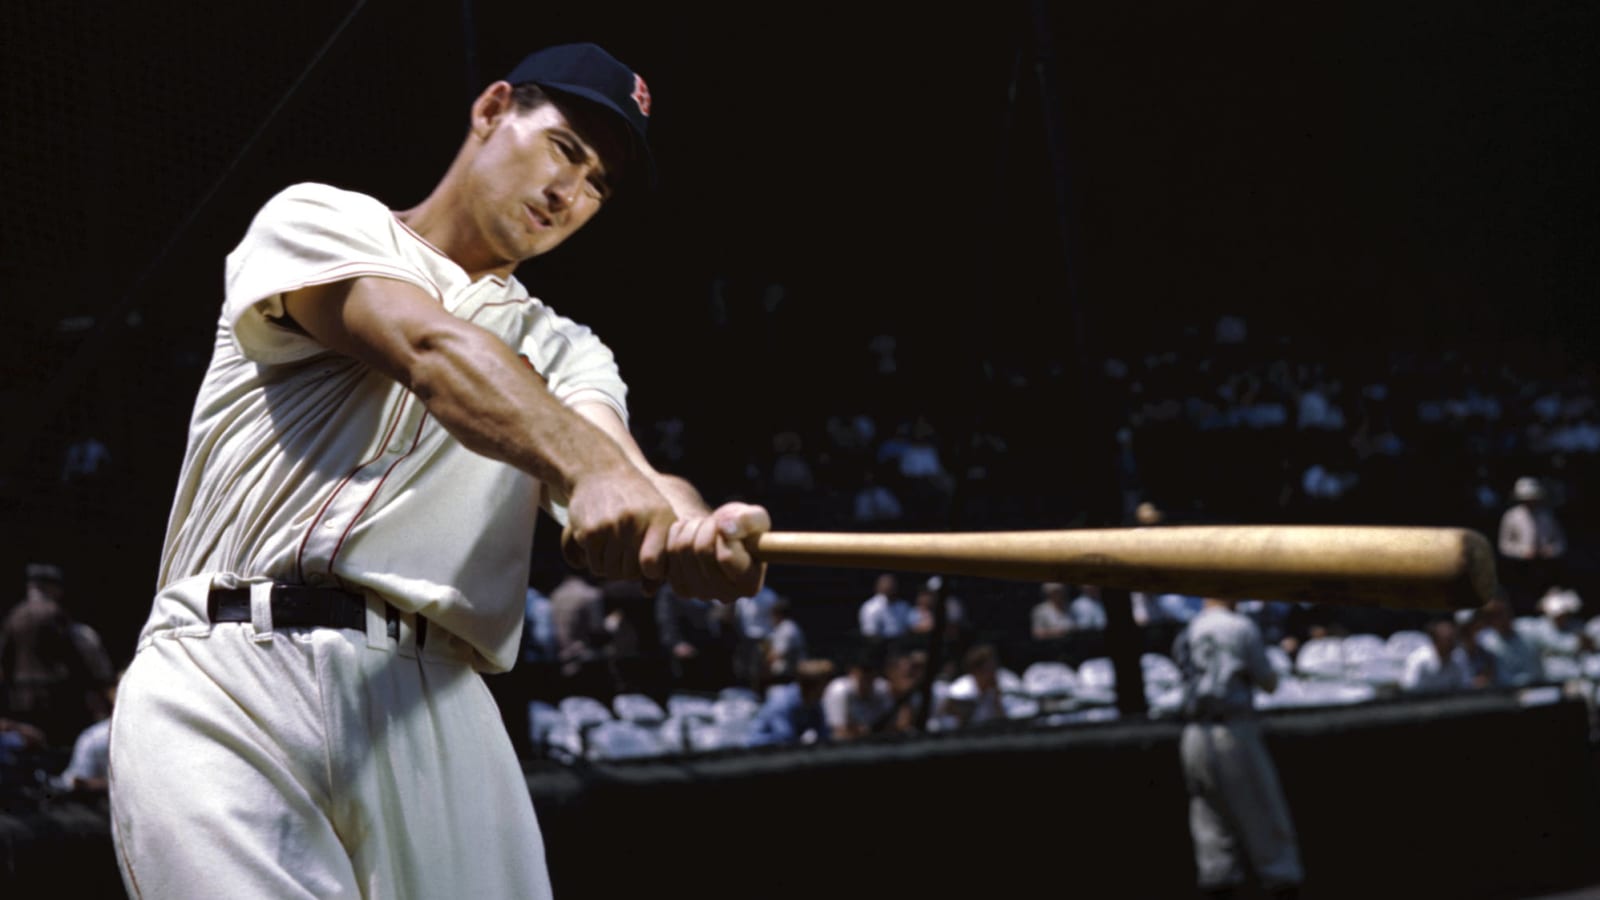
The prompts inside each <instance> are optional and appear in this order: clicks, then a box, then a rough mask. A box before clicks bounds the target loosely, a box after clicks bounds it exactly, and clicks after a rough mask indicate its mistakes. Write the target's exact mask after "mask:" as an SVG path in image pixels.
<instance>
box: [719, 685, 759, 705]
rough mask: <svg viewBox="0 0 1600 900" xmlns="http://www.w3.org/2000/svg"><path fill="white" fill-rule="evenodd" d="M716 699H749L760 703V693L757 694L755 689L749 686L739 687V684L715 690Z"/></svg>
mask: <svg viewBox="0 0 1600 900" xmlns="http://www.w3.org/2000/svg"><path fill="white" fill-rule="evenodd" d="M717 699H718V700H729V699H738V700H749V701H750V702H751V703H755V704H760V703H761V695H760V694H757V693H756V692H755V691H753V690H751V689H750V688H747V687H739V686H734V687H725V688H723V689H722V690H720V691H718V692H717Z"/></svg>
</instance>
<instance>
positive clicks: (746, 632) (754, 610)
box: [733, 584, 778, 686]
mask: <svg viewBox="0 0 1600 900" xmlns="http://www.w3.org/2000/svg"><path fill="white" fill-rule="evenodd" d="M777 602H778V593H777V591H774V590H773V589H772V587H771V585H766V584H763V585H762V586H761V590H759V591H757V592H756V593H754V594H752V595H750V596H748V597H740V598H739V599H738V600H737V601H735V603H734V605H733V615H734V621H735V623H736V625H735V628H736V631H737V634H738V639H737V641H736V642H735V643H734V648H733V675H734V678H735V679H737V680H738V681H739V683H740V684H746V685H752V686H754V685H759V684H760V683H761V682H762V681H763V680H764V679H765V677H766V671H767V667H766V661H767V651H766V646H767V638H768V637H770V636H771V635H772V625H773V622H772V607H773V605H774V604H776V603H777Z"/></svg>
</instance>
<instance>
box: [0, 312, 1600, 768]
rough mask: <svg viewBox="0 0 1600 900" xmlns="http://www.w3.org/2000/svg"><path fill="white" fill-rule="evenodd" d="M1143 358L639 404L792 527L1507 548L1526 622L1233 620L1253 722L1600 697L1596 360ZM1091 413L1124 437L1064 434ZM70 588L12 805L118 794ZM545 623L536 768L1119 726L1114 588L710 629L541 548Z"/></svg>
mask: <svg viewBox="0 0 1600 900" xmlns="http://www.w3.org/2000/svg"><path fill="white" fill-rule="evenodd" d="M1146 338H1147V339H1146V340H1145V341H1144V342H1143V344H1142V345H1141V350H1140V351H1139V352H1137V353H1132V352H1120V351H1118V350H1116V349H1115V348H1102V352H1101V353H1100V354H1099V355H1098V356H1095V357H1094V358H1093V359H1092V361H1091V363H1090V364H1088V365H1086V366H1084V367H1082V368H1075V367H1071V366H1067V365H1064V364H1062V363H1061V362H1060V361H1050V360H1048V359H1045V360H1043V361H1041V362H1039V363H1038V364H1037V366H1034V367H1030V366H1025V365H1022V364H1019V363H1013V362H1010V361H1007V360H990V361H988V362H986V363H985V367H984V372H985V377H986V378H987V379H988V381H989V383H988V384H987V385H986V386H985V388H984V390H985V391H987V392H988V393H986V394H984V395H983V402H982V403H981V404H980V406H979V408H978V409H977V411H976V412H974V411H973V409H971V408H970V404H969V405H968V407H966V408H962V409H961V410H959V411H958V410H956V409H954V408H952V409H943V410H941V408H940V407H938V406H937V405H935V404H932V403H930V402H929V401H928V399H927V397H926V396H925V394H926V393H927V390H928V388H927V387H926V386H927V385H949V384H951V383H953V382H960V381H961V379H962V378H963V377H964V375H963V373H961V372H956V371H953V370H951V369H950V367H951V365H952V361H951V359H950V358H949V357H948V356H947V355H941V354H939V353H934V352H930V351H928V349H927V348H921V350H919V349H918V346H917V344H916V342H915V340H913V339H907V338H906V337H904V336H901V337H898V338H897V337H894V336H890V335H879V336H877V337H875V338H873V339H872V340H871V341H870V342H868V344H867V346H866V347H865V348H864V350H865V352H864V353H862V354H860V355H859V357H858V358H856V359H855V360H854V361H853V362H852V361H851V360H850V359H848V358H842V359H840V360H838V361H837V367H838V368H839V370H840V371H839V374H840V376H841V377H848V378H851V379H854V381H855V383H856V384H857V386H858V388H859V389H858V390H856V391H854V392H853V393H852V394H851V395H850V397H851V401H850V402H851V404H852V405H850V406H844V405H840V406H837V407H836V408H831V409H830V408H829V402H828V401H827V400H826V399H825V398H821V397H818V398H815V399H814V400H813V401H811V402H810V403H809V405H806V404H802V405H798V406H795V407H794V408H792V409H791V408H785V409H780V410H776V411H774V410H770V409H769V410H766V411H764V412H762V413H760V414H759V415H752V417H751V423H752V424H753V427H755V428H758V429H759V428H762V427H765V426H770V429H771V432H770V433H771V437H770V440H765V441H760V442H756V444H755V450H754V451H751V449H750V448H751V446H752V445H751V443H750V442H747V441H739V442H733V441H728V440H726V439H725V436H724V433H723V431H721V430H718V429H719V428H725V425H721V424H717V425H715V426H714V425H713V424H711V420H710V419H709V418H707V417H706V416H704V415H698V414H697V413H696V411H695V410H693V409H684V410H681V411H679V412H678V413H674V414H670V415H662V414H659V412H657V411H654V410H648V409H644V410H641V412H642V414H641V415H640V416H638V417H637V418H636V419H635V423H636V428H637V429H638V432H639V433H638V437H639V440H640V443H641V445H642V446H643V447H644V448H645V449H646V451H647V453H649V454H650V455H651V456H652V458H653V459H654V460H656V461H657V462H658V464H659V465H660V466H661V467H662V468H664V469H667V470H670V471H678V472H683V473H685V474H688V475H691V476H692V477H693V478H694V480H696V481H697V482H699V483H702V484H704V485H705V486H706V487H707V495H708V497H712V498H713V499H723V498H735V497H737V498H744V499H750V500H755V501H758V502H761V503H763V504H766V505H767V506H768V507H769V508H770V509H771V510H772V512H773V518H774V521H775V522H776V523H778V524H779V527H782V528H785V529H794V530H805V529H819V530H825V529H859V530H874V529H877V530H905V531H918V530H945V529H948V528H950V527H952V525H953V524H958V527H961V528H964V529H973V530H981V529H1006V528H1060V527H1071V526H1074V525H1080V524H1097V523H1091V522H1089V521H1088V520H1087V519H1086V515H1085V513H1084V511H1083V505H1082V504H1081V503H1080V501H1082V500H1083V497H1084V491H1083V490H1082V488H1081V487H1080V486H1081V485H1083V484H1085V483H1090V482H1094V483H1099V482H1108V481H1109V482H1114V492H1115V494H1116V495H1117V498H1118V503H1119V505H1120V515H1121V517H1122V522H1123V523H1125V524H1130V525H1131V524H1140V525H1147V526H1153V525H1160V524H1163V523H1165V524H1181V523H1202V522H1204V523H1219V522H1261V523H1271V522H1325V523H1330V524H1336V523H1372V524H1419V525H1426V524H1439V525H1457V526H1464V527H1469V528H1473V529H1475V530H1478V531H1481V532H1482V533H1483V534H1485V535H1486V536H1488V537H1489V538H1490V540H1491V541H1492V542H1494V544H1495V546H1496V549H1497V551H1498V554H1497V555H1498V563H1499V567H1500V568H1499V570H1500V575H1501V581H1502V585H1501V587H1502V595H1501V597H1500V598H1498V599H1497V600H1496V602H1495V603H1493V604H1490V605H1489V606H1487V607H1485V608H1483V609H1479V610H1471V611H1467V612H1466V613H1463V614H1462V615H1460V616H1458V617H1443V618H1430V617H1428V616H1425V615H1421V614H1418V613H1415V612H1408V611H1404V610H1373V609H1341V608H1335V607H1330V606H1322V605H1316V604H1290V603H1283V602H1276V601H1275V600H1273V598H1262V599H1261V600H1258V601H1253V602H1246V603H1243V604H1241V605H1240V607H1239V610H1240V612H1242V613H1244V614H1246V615H1247V616H1249V617H1250V618H1251V620H1252V621H1254V622H1255V623H1256V624H1257V626H1258V627H1259V628H1260V630H1261V632H1262V634H1263V635H1264V637H1265V638H1266V640H1267V643H1268V644H1269V649H1270V650H1271V651H1272V656H1273V659H1274V664H1275V665H1276V666H1277V667H1278V668H1279V669H1280V670H1281V672H1282V674H1283V675H1284V678H1283V680H1282V681H1281V682H1280V686H1279V689H1278V690H1277V691H1276V692H1274V694H1273V695H1272V696H1271V697H1263V698H1261V699H1262V705H1263V706H1273V705H1277V706H1285V705H1296V704H1321V703H1335V702H1337V703H1348V702H1361V701H1365V700H1373V699H1382V698H1384V697H1389V696H1398V695H1402V694H1405V693H1412V692H1426V691H1437V690H1472V689H1490V688H1500V687H1512V686H1517V687H1521V686H1527V685H1541V684H1554V683H1565V682H1568V681H1572V680H1577V679H1586V678H1592V677H1594V675H1595V674H1596V671H1600V656H1597V655H1596V653H1595V640H1596V638H1597V636H1600V635H1597V634H1596V631H1597V629H1600V626H1595V627H1590V625H1589V623H1590V622H1591V621H1592V620H1591V619H1590V614H1591V613H1592V612H1593V610H1592V609H1591V608H1589V607H1587V606H1586V605H1585V602H1584V597H1585V595H1589V594H1593V593H1595V591H1596V590H1600V581H1597V573H1600V566H1596V565H1595V562H1594V561H1595V559H1596V556H1595V552H1594V546H1595V543H1594V541H1595V535H1596V534H1600V527H1597V525H1600V522H1597V520H1596V516H1595V506H1594V505H1593V504H1590V503H1587V502H1586V498H1587V497H1588V496H1590V494H1591V487H1592V485H1593V483H1594V475H1593V470H1594V466H1593V463H1594V460H1595V459H1596V458H1597V457H1596V454H1597V453H1600V410H1597V408H1596V405H1595V402H1594V397H1595V371H1594V368H1593V365H1592V363H1586V362H1583V361H1575V360H1571V359H1566V358H1563V357H1561V356H1560V354H1559V352H1557V351H1553V350H1549V349H1548V348H1530V347H1519V346H1510V347H1499V348H1486V349H1474V348H1472V347H1464V348H1458V349H1450V350H1434V351H1430V350H1427V349H1410V350H1395V349H1384V348H1381V347H1379V346H1377V345H1374V346H1372V347H1364V348H1357V349H1353V350H1352V349H1348V348H1347V349H1344V350H1341V351H1339V352H1333V351H1332V350H1330V349H1329V348H1326V347H1322V348H1318V347H1314V346H1309V345H1306V344H1305V343H1304V340H1303V339H1298V340H1300V343H1296V342H1295V341H1291V340H1289V339H1287V338H1278V337H1274V338H1267V339H1262V338H1260V337H1259V336H1256V335H1252V334H1251V333H1250V329H1249V327H1248V325H1247V323H1246V322H1244V321H1243V320H1240V319H1236V318H1231V317H1224V318H1223V319H1220V320H1218V321H1216V322H1213V323H1208V324H1207V325H1205V326H1204V327H1199V326H1193V325H1191V326H1188V327H1180V328H1177V329H1174V330H1171V331H1169V332H1160V331H1157V330H1155V326H1153V327H1152V331H1151V333H1150V334H1149V335H1147V336H1146ZM1030 358H1031V357H1030ZM1071 383H1076V384H1077V386H1078V387H1077V390H1078V392H1077V393H1073V392H1072V391H1071V390H1068V389H1067V387H1066V386H1067V385H1069V384H1071ZM1085 390H1092V391H1093V392H1095V395H1096V396H1097V397H1099V399H1100V400H1101V401H1102V405H1101V407H1100V410H1101V412H1102V413H1104V414H1105V415H1109V418H1105V417H1104V416H1101V417H1099V418H1096V417H1094V416H1091V415H1090V414H1089V412H1087V411H1085V412H1083V413H1081V414H1080V415H1075V416H1071V417H1062V416H1051V415H1041V414H1040V412H1039V411H1040V409H1041V408H1042V407H1043V406H1044V405H1047V404H1049V403H1052V402H1056V401H1063V402H1065V401H1070V400H1071V399H1072V398H1073V397H1082V396H1083V391H1085ZM919 397H920V398H921V399H918V398H919ZM110 443H111V444H112V445H111V446H108V445H107V442H103V441H101V440H99V439H98V438H97V437H95V436H93V435H92V434H91V433H88V432H86V433H85V434H84V435H83V436H82V439H81V440H76V441H74V442H73V443H72V444H71V445H70V446H69V447H67V448H66V456H65V459H64V461H63V463H62V466H61V475H60V478H61V490H62V491H63V492H65V493H64V496H66V495H67V494H73V495H74V496H76V495H79V494H85V492H88V493H104V492H105V491H108V490H110V491H113V493H114V488H115V480H116V479H117V478H118V477H120V476H119V475H118V472H119V471H120V470H119V469H118V468H117V467H116V466H114V465H112V462H113V461H114V460H115V459H116V458H117V457H118V455H119V453H120V449H119V448H118V447H117V446H115V442H110ZM719 475H720V476H721V477H720V478H719ZM108 479H110V480H109V481H108ZM74 492H75V493H74ZM1157 504H1160V506H1159V507H1158V505H1157ZM64 508H66V509H69V510H70V509H74V508H78V507H77V506H74V505H72V504H66V505H65V506H64ZM85 508H93V507H92V505H91V507H85ZM69 574H70V573H67V572H64V571H63V570H62V568H61V567H60V566H57V565H53V564H50V563H48V562H38V563H34V564H30V565H29V566H28V567H27V569H26V571H25V572H24V573H23V575H24V586H23V590H22V593H21V596H20V598H19V599H18V601H17V602H16V603H15V604H14V605H12V606H11V608H10V609H9V610H5V611H4V625H3V631H0V773H3V779H4V780H3V782H0V784H3V785H4V786H5V789H6V790H7V791H10V792H12V793H15V792H16V791H19V790H21V791H25V792H31V795H35V796H39V795H49V794H52V793H61V792H71V791H92V790H94V789H95V788H96V787H97V786H98V785H101V784H103V770H102V769H97V768H96V764H95V762H94V760H95V759H98V758H103V748H104V742H105V727H104V722H105V719H106V717H107V716H108V714H109V710H110V704H111V702H112V700H113V698H114V690H115V681H116V671H115V669H116V666H118V665H122V664H125V663H126V661H127V660H128V658H129V657H130V656H131V653H132V648H131V646H126V644H128V643H129V640H128V639H127V638H126V637H125V636H123V635H121V634H112V635H111V637H112V640H111V641H110V642H109V643H108V642H107V641H106V640H103V639H102V638H101V636H100V634H99V633H98V632H97V630H96V629H97V628H98V627H100V626H101V625H102V623H101V622H100V621H99V620H97V618H96V610H94V609H93V608H91V607H88V606H85V605H82V604H79V603H78V602H77V601H76V600H75V599H74V598H73V597H72V596H71V592H70V591H68V590H67V585H68V575H69ZM862 578H866V579H867V580H865V581H863V580H861V579H862ZM525 603H526V613H527V615H526V628H525V630H524V633H523V650H522V661H521V663H520V664H519V665H518V667H517V669H516V670H514V671H513V672H512V673H510V674H508V675H505V676H497V677H496V678H492V679H491V686H492V687H493V688H494V689H495V690H496V692H497V695H498V696H499V697H500V698H501V700H502V708H504V709H507V710H508V711H509V715H511V716H512V717H513V718H514V719H516V720H517V721H515V723H514V727H513V729H512V730H513V733H514V734H515V735H518V736H519V737H521V738H522V739H523V741H524V744H523V747H522V749H523V750H524V751H525V752H528V753H535V754H537V753H555V754H561V753H566V754H580V755H592V754H594V753H606V752H612V753H620V752H621V751H615V750H613V751H605V750H597V749H596V748H598V747H603V746H607V744H606V741H608V740H612V741H624V743H625V742H626V741H632V744H629V745H628V746H632V747H634V748H635V750H636V751H638V752H645V751H647V750H648V751H649V752H651V753H660V752H682V751H688V750H703V749H710V748H717V747H726V746H750V745H767V744H783V743H793V742H803V741H845V740H854V739H860V738H863V737H868V736H872V735H879V734H900V735H904V734H908V733H918V732H933V731H939V730H948V729H955V728H970V727H979V726H984V725H985V724H986V723H991V722H1001V721H1003V722H1006V723H1016V722H1019V721H1026V722H1029V723H1035V724H1037V723H1040V722H1045V723H1051V724H1055V723H1062V722H1071V721H1085V720H1088V721H1092V720H1098V719H1105V718H1111V717H1114V716H1116V715H1117V710H1116V706H1115V683H1114V678H1115V672H1114V667H1113V666H1112V665H1111V663H1110V659H1109V650H1108V647H1107V643H1106V641H1105V629H1106V626H1107V611H1106V608H1105V606H1104V604H1103V600H1102V597H1101V595H1100V592H1099V591H1098V589H1097V588H1096V586H1094V585H1066V584H1047V585H1042V586H1041V585H1026V584H999V583H991V582H981V581H977V580H971V581H963V582H961V583H959V584H946V583H941V582H940V581H939V580H938V579H936V578H935V579H929V578H926V577H925V576H924V575H918V574H915V573H880V574H878V575H876V576H873V575H862V576H860V577H856V575H854V574H852V573H839V572H826V571H822V570H799V569H783V570H778V571H775V572H774V573H773V574H772V576H771V577H770V578H769V583H768V587H767V588H766V589H765V590H763V591H762V592H761V593H759V594H757V595H755V596H752V597H746V598H742V599H740V600H739V601H738V602H737V603H733V604H716V603H708V602H705V601H702V600H699V599H697V598H692V597H680V596H677V595H675V594H673V593H672V592H671V591H670V589H663V590H661V591H658V592H657V593H655V594H654V595H647V594H645V593H644V592H643V591H642V590H641V589H640V588H639V586H638V585H635V584H596V583H593V582H591V581H590V580H589V579H587V578H585V577H583V576H582V575H580V574H577V573H574V572H572V571H570V570H567V569H566V568H565V567H564V566H561V567H552V566H551V565H549V564H548V563H546V564H544V565H541V564H540V563H539V561H538V559H537V554H536V561H535V577H534V578H533V586H530V587H529V589H528V592H527V596H526V598H525ZM1201 605H1202V598H1199V597H1188V596H1181V595H1176V594H1157V595H1149V596H1146V595H1140V594H1135V595H1134V596H1133V597H1132V612H1133V619H1134V623H1135V628H1136V629H1137V631H1138V641H1139V642H1140V643H1141V646H1142V652H1143V664H1142V672H1143V675H1144V680H1145V693H1146V697H1147V700H1148V701H1149V702H1148V705H1149V707H1150V709H1152V710H1153V711H1155V712H1156V713H1158V714H1159V713H1161V712H1162V711H1163V710H1166V709H1170V708H1172V705H1173V703H1174V699H1173V698H1174V696H1175V694H1174V691H1175V690H1176V688H1177V676H1176V675H1175V669H1174V667H1173V664H1172V660H1171V658H1170V650H1171V646H1172V641H1173V639H1174V637H1175V636H1176V635H1177V634H1178V633H1179V631H1181V629H1182V628H1183V626H1184V625H1185V624H1186V623H1187V622H1188V621H1190V620H1191V619H1192V618H1193V617H1194V616H1195V615H1196V614H1197V613H1198V611H1199V610H1200V609H1201ZM524 707H526V715H527V719H526V721H525V722H524V721H521V719H520V717H521V716H522V715H523V709H524ZM624 732H626V734H627V735H628V737H627V738H626V739H623V738H617V737H615V736H616V735H619V734H623V733H624ZM608 734H609V735H611V737H607V735H608ZM616 746H618V747H620V746H623V744H616ZM97 748H98V749H97Z"/></svg>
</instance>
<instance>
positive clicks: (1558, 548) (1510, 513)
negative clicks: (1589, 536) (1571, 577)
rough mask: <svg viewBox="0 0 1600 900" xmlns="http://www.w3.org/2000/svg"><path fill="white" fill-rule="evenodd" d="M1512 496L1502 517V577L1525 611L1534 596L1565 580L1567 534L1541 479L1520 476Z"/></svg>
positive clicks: (1515, 602) (1514, 604) (1514, 600)
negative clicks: (1550, 502) (1510, 503)
mask: <svg viewBox="0 0 1600 900" xmlns="http://www.w3.org/2000/svg"><path fill="white" fill-rule="evenodd" d="M1511 498H1512V500H1513V501H1514V503H1513V505H1512V506H1511V508H1510V509H1507V510H1506V511H1505V514H1504V515H1502V516H1501V517H1500V534H1499V542H1498V546H1499V550H1500V565H1501V569H1502V570H1503V571H1502V572H1501V577H1502V579H1503V580H1504V581H1505V583H1506V586H1507V588H1508V589H1510V591H1511V594H1512V596H1511V600H1512V607H1513V609H1514V610H1516V611H1518V612H1525V611H1528V610H1530V609H1531V607H1532V601H1533V599H1534V598H1537V597H1539V596H1540V595H1542V594H1543V593H1544V592H1545V591H1547V590H1548V589H1549V588H1550V587H1551V585H1553V584H1555V583H1556V582H1559V581H1561V580H1562V578H1563V571H1562V566H1563V562H1564V560H1565V557H1566V553H1567V537H1566V533H1565V532H1564V531H1563V530H1562V528H1561V523H1560V522H1559V521H1557V519H1556V515H1555V512H1554V511H1553V510H1552V509H1551V508H1550V504H1549V502H1548V501H1549V495H1548V494H1547V493H1546V491H1545V488H1544V485H1543V484H1542V483H1540V481H1539V479H1537V478H1533V477H1527V476H1525V477H1522V478H1518V479H1517V482H1516V485H1515V486H1514V487H1513V488H1512V490H1511Z"/></svg>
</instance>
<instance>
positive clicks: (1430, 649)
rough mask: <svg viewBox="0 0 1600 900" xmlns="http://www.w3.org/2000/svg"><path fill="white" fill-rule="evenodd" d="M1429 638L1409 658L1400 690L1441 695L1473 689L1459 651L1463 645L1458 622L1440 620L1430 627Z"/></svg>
mask: <svg viewBox="0 0 1600 900" xmlns="http://www.w3.org/2000/svg"><path fill="white" fill-rule="evenodd" d="M1427 631H1428V637H1430V638H1432V642H1431V643H1429V644H1424V645H1423V646H1421V647H1418V648H1417V649H1416V650H1414V651H1412V653H1411V655H1410V656H1408V657H1406V664H1405V670H1404V672H1402V673H1401V675H1400V689H1401V690H1403V691H1405V692H1406V693H1408V694H1438V693H1445V692H1449V691H1461V690H1466V688H1467V687H1468V686H1469V679H1468V675H1467V669H1466V666H1465V665H1464V664H1463V661H1462V660H1461V659H1460V658H1459V656H1458V654H1457V652H1456V651H1457V650H1458V649H1459V647H1460V642H1459V640H1458V639H1457V635H1456V623H1455V622H1453V621H1451V620H1449V619H1438V620H1436V621H1434V622H1430V623H1429V624H1428V629H1427Z"/></svg>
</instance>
